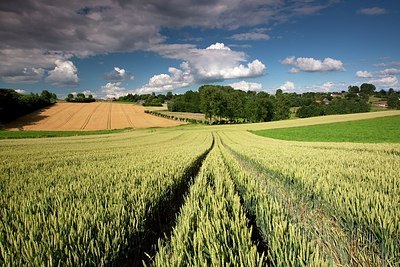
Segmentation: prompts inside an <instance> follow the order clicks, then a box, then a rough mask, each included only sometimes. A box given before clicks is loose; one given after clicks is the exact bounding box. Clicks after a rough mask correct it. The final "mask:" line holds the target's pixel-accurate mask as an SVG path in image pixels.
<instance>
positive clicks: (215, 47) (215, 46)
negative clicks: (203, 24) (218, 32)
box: [206, 43, 231, 51]
mask: <svg viewBox="0 0 400 267" xmlns="http://www.w3.org/2000/svg"><path fill="white" fill-rule="evenodd" d="M206 49H207V50H210V49H213V50H228V51H231V49H230V48H229V47H227V46H225V44H224V43H215V44H212V45H210V46H209V47H207V48H206Z"/></svg>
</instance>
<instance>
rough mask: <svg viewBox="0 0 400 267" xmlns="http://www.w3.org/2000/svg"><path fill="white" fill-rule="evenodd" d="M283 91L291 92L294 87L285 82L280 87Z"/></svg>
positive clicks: (291, 83) (289, 82)
mask: <svg viewBox="0 0 400 267" xmlns="http://www.w3.org/2000/svg"><path fill="white" fill-rule="evenodd" d="M279 88H280V89H282V90H283V91H291V90H294V89H295V85H294V83H293V82H291V81H286V82H285V83H284V84H282V85H281V86H280V87H279Z"/></svg>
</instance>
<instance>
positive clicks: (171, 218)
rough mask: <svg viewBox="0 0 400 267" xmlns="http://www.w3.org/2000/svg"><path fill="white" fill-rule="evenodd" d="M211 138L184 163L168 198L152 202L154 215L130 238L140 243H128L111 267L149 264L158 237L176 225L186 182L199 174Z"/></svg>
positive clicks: (213, 140) (209, 149) (212, 145)
mask: <svg viewBox="0 0 400 267" xmlns="http://www.w3.org/2000/svg"><path fill="white" fill-rule="evenodd" d="M214 144H215V138H214V135H213V139H212V143H211V146H210V147H209V148H208V149H207V150H206V151H205V152H203V153H202V154H201V155H200V156H199V157H197V158H196V159H195V160H194V161H193V162H192V164H191V165H190V166H188V167H187V168H186V169H185V171H184V172H183V175H182V177H181V179H179V181H180V182H179V183H178V184H177V185H176V190H174V191H171V193H170V195H169V197H168V198H167V199H168V200H167V201H165V198H162V199H164V200H163V201H160V203H157V204H156V205H155V208H154V210H155V212H154V213H153V214H154V215H153V216H151V217H149V218H147V219H146V222H147V223H146V227H145V229H144V231H143V232H142V233H140V236H135V237H132V238H131V240H140V242H137V243H134V244H131V246H130V250H129V251H128V252H127V254H125V255H121V257H120V258H119V259H117V260H116V261H115V262H112V263H111V264H110V265H111V266H143V263H144V264H146V265H149V264H151V261H152V259H154V256H155V255H156V253H157V250H156V249H157V241H158V240H159V239H160V238H165V237H166V238H170V236H171V235H172V230H173V228H174V227H175V224H176V218H177V216H178V214H179V211H180V210H181V207H182V206H183V205H184V200H185V196H186V195H187V194H188V192H189V189H190V185H191V184H192V182H193V180H194V179H195V178H196V177H197V175H198V174H199V171H200V168H201V166H202V165H203V161H204V160H205V158H206V157H207V156H208V154H209V153H210V151H211V150H212V149H213V148H214Z"/></svg>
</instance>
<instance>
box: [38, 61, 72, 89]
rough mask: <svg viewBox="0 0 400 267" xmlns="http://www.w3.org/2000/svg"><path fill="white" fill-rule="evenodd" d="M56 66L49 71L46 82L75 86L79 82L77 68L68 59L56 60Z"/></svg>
mask: <svg viewBox="0 0 400 267" xmlns="http://www.w3.org/2000/svg"><path fill="white" fill-rule="evenodd" d="M55 64H56V67H55V68H54V69H53V70H50V71H49V73H48V74H49V75H48V76H47V78H46V82H49V83H51V84H54V85H58V86H75V85H77V84H78V82H79V78H78V69H77V68H76V67H75V65H74V63H73V62H72V61H70V60H56V62H55Z"/></svg>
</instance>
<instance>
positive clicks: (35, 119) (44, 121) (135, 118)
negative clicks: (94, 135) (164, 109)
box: [6, 102, 183, 131]
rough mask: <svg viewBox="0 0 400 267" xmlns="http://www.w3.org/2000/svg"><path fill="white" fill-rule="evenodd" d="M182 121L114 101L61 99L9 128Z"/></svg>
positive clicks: (84, 127)
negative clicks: (74, 101)
mask: <svg viewBox="0 0 400 267" xmlns="http://www.w3.org/2000/svg"><path fill="white" fill-rule="evenodd" d="M180 124H183V123H182V122H178V121H174V120H169V119H165V118H161V117H156V116H153V115H150V114H146V113H144V108H143V107H141V106H134V105H130V104H118V103H110V102H94V103H57V104H55V105H53V106H51V107H49V108H45V109H41V110H38V111H36V112H33V113H30V114H28V115H25V116H23V117H21V118H19V119H17V120H15V121H13V122H11V123H9V124H7V125H6V128H7V129H8V130H18V129H21V130H37V131H39V130H47V131H68V130H83V131H85V130H86V131H88V130H105V129H122V128H128V127H131V128H149V127H168V126H176V125H180Z"/></svg>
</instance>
